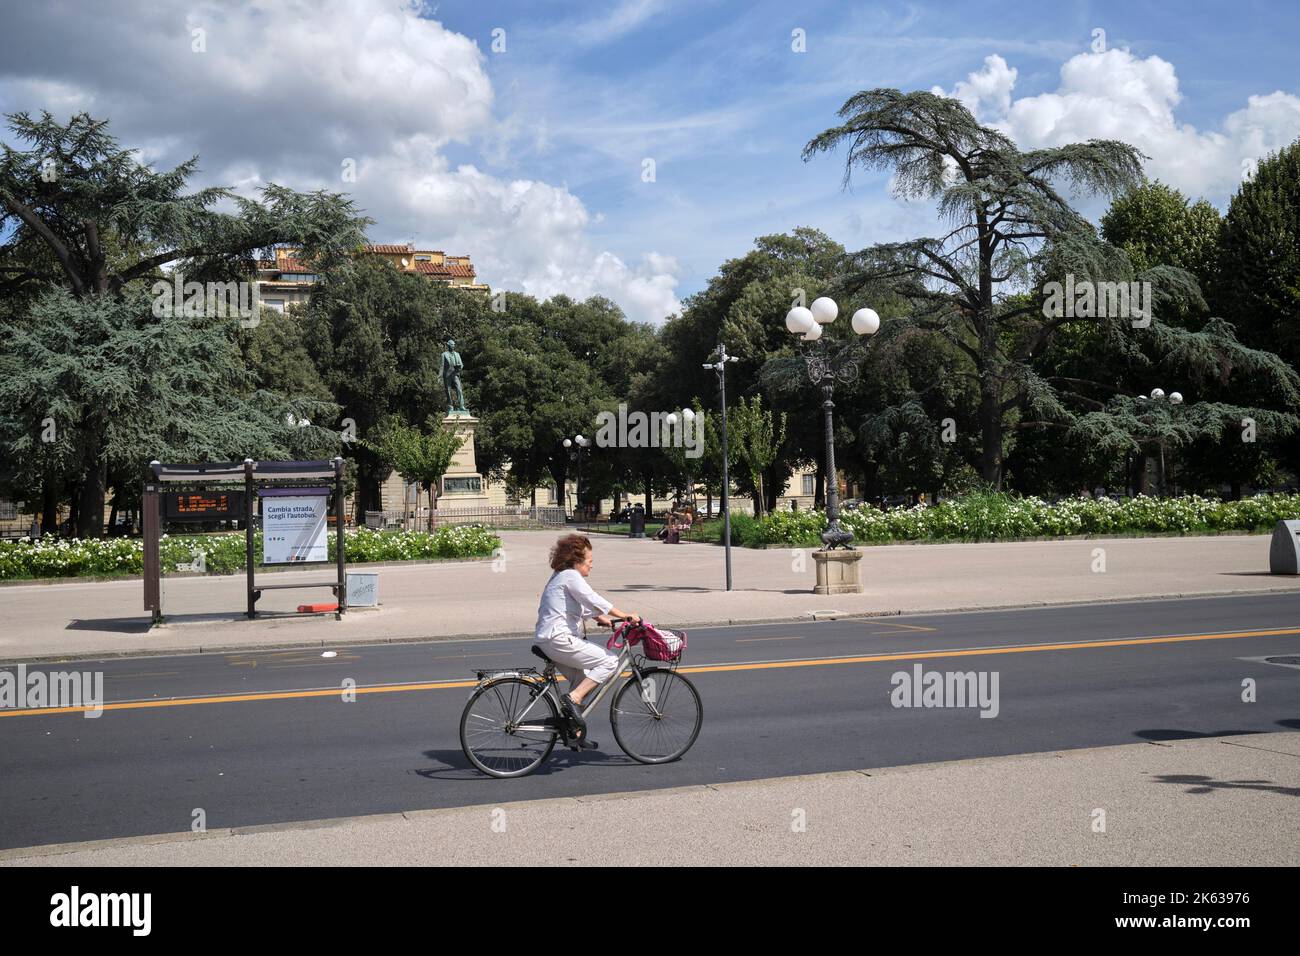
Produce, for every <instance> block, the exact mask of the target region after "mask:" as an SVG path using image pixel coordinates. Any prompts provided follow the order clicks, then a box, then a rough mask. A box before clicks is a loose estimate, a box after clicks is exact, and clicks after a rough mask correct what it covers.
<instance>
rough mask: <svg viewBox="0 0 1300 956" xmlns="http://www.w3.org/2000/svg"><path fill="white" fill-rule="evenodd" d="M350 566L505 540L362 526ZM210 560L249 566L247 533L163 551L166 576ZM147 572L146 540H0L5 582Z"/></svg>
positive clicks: (222, 568) (350, 535)
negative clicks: (181, 567) (200, 558)
mask: <svg viewBox="0 0 1300 956" xmlns="http://www.w3.org/2000/svg"><path fill="white" fill-rule="evenodd" d="M253 537H254V549H255V553H256V556H257V560H258V561H259V562H260V561H261V560H262V535H261V532H258V533H256V534H255V535H254V536H253ZM334 541H335V537H334V534H333V533H331V534H330V536H329V554H330V560H333V559H334V553H335V551H334ZM345 541H346V547H347V562H348V563H349V564H364V563H366V562H372V561H419V560H430V559H435V558H474V557H486V556H488V555H491V554H492V553H493V551H495V550H496V549H497V548H499V547H500V546H501V539H500V538H498V537H497V536H496V534H494V533H493V532H492V531H490V530H489V529H487V528H484V527H482V526H480V525H449V526H447V527H445V528H439V529H437V530H436V531H434V532H432V533H429V532H426V531H371V530H370V529H368V528H358V529H356V530H349V531H347V532H345ZM199 553H202V554H203V556H204V566H205V567H206V569H207V571H208V572H209V573H212V574H230V573H233V572H235V571H241V570H243V568H244V535H243V534H241V533H238V532H237V533H234V534H204V535H167V536H164V537H163V540H162V543H161V545H160V547H159V555H160V558H161V560H162V567H163V573H164V574H170V573H173V572H175V570H176V568H177V565H182V564H185V565H189V564H191V563H192V562H193V561H194V560H195V558H196V557H197V555H198V554H199ZM143 569H144V542H143V541H141V540H140V539H139V538H107V539H104V540H99V541H97V540H86V541H82V540H80V539H78V538H70V539H54V538H46V539H44V540H41V541H32V540H30V539H28V538H23V539H20V540H18V541H3V542H0V581H9V580H16V579H23V578H62V577H81V576H101V575H107V576H111V575H138V574H140V573H142V571H143Z"/></svg>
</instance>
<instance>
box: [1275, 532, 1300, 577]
mask: <svg viewBox="0 0 1300 956" xmlns="http://www.w3.org/2000/svg"><path fill="white" fill-rule="evenodd" d="M1268 570H1269V572H1270V573H1272V574H1300V521H1279V522H1278V523H1277V526H1276V527H1275V528H1274V529H1273V542H1272V544H1271V545H1270V546H1269V549H1268Z"/></svg>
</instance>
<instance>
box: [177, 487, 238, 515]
mask: <svg viewBox="0 0 1300 956" xmlns="http://www.w3.org/2000/svg"><path fill="white" fill-rule="evenodd" d="M163 501H164V504H163V514H164V515H166V518H167V520H168V521H231V520H236V519H239V518H243V517H244V493H243V492H242V491H169V492H167V493H166V494H164V495H163Z"/></svg>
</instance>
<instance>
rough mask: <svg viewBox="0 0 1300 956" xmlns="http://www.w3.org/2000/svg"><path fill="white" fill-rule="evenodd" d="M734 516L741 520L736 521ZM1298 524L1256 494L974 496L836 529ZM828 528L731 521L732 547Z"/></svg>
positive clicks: (859, 516) (914, 532)
mask: <svg viewBox="0 0 1300 956" xmlns="http://www.w3.org/2000/svg"><path fill="white" fill-rule="evenodd" d="M737 517H738V516H737ZM1290 518H1300V495H1257V496H1255V497H1254V498H1246V499H1243V500H1241V501H1218V500H1216V499H1213V498H1202V497H1200V496H1197V495H1191V496H1187V497H1182V498H1148V497H1145V496H1141V495H1140V496H1138V497H1136V498H1130V499H1127V500H1125V501H1122V502H1116V501H1112V500H1110V499H1109V498H1101V499H1096V500H1094V499H1091V498H1068V499H1065V500H1062V501H1059V502H1056V503H1055V504H1048V503H1047V502H1045V501H1043V500H1042V499H1041V498H1034V497H1029V498H1019V497H1013V496H1011V495H1005V494H1002V495H971V496H968V497H966V498H959V499H955V500H952V501H944V502H941V503H940V504H937V505H929V506H927V505H915V506H913V507H911V508H894V509H891V510H889V511H878V510H876V509H874V508H860V509H858V510H855V511H846V512H844V513H843V514H841V516H840V523H841V524H842V525H843V526H844V527H845V528H847V529H848V530H849V531H851V532H853V537H854V539H855V540H856V541H860V542H866V543H881V542H889V541H1005V540H1011V539H1016V538H1039V537H1064V536H1067V535H1092V534H1196V533H1206V532H1218V531H1253V532H1260V531H1269V530H1271V529H1272V527H1273V525H1274V524H1276V523H1277V521H1279V520H1280V519H1290ZM825 529H826V513H825V512H823V511H779V512H776V513H774V514H770V515H766V516H765V517H763V518H762V519H761V520H758V521H755V520H754V519H752V518H750V519H749V520H748V521H736V520H735V518H733V528H732V531H733V535H734V540H735V541H736V542H737V543H739V544H745V545H749V546H751V547H762V546H763V545H769V544H780V545H790V546H810V545H817V544H820V541H819V540H818V535H820V534H821V533H822V531H824V530H825Z"/></svg>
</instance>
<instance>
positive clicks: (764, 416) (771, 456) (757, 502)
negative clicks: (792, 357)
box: [727, 395, 786, 517]
mask: <svg viewBox="0 0 1300 956" xmlns="http://www.w3.org/2000/svg"><path fill="white" fill-rule="evenodd" d="M785 426H786V416H785V413H784V412H782V413H780V414H777V413H774V412H772V411H771V410H770V409H766V408H764V407H763V399H762V396H760V395H755V396H754V397H753V398H750V399H744V398H742V399H740V400H739V401H738V402H736V405H735V407H734V408H732V409H731V410H730V411H729V412H728V415H727V444H728V446H729V448H730V451H731V456H732V459H733V461H734V462H735V465H736V472H735V475H736V483H737V485H739V486H740V488H741V489H742V491H743V492H745V493H746V494H748V495H749V496H750V497H752V498H753V499H754V516H755V517H762V516H763V514H764V513H765V511H766V510H767V493H766V488H765V487H764V484H763V478H764V474H765V473H766V472H767V470H768V469H769V468H771V466H772V464H773V463H774V462H775V461H776V459H777V455H778V454H779V453H780V450H781V445H782V443H783V442H784V441H785Z"/></svg>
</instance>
